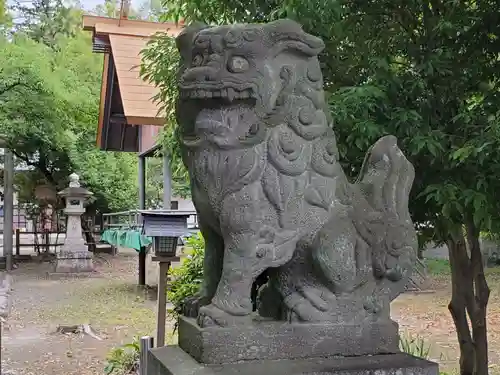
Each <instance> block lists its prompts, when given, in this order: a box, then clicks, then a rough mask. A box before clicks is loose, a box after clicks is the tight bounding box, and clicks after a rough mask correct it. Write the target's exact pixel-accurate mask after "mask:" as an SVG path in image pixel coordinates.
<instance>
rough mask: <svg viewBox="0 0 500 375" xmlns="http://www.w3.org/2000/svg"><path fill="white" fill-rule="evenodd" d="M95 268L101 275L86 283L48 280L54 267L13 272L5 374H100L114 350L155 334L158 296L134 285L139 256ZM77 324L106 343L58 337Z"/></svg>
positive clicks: (5, 336)
mask: <svg viewBox="0 0 500 375" xmlns="http://www.w3.org/2000/svg"><path fill="white" fill-rule="evenodd" d="M95 264H96V269H97V271H98V272H99V276H98V277H93V278H85V279H66V280H50V279H48V278H47V277H46V272H47V271H50V270H51V269H52V266H51V265H50V264H34V263H32V264H21V265H20V267H19V268H18V269H17V270H15V271H14V272H13V276H14V290H13V308H12V312H11V315H10V317H9V318H8V321H7V323H6V324H5V327H4V329H3V335H2V356H1V358H2V364H3V366H2V370H3V372H7V373H10V374H12V375H32V374H33V375H35V374H36V375H39V374H52V375H63V374H64V375H77V374H78V375H91V374H92V375H97V374H99V375H102V374H103V368H104V362H105V358H106V355H107V353H108V351H109V350H110V349H111V348H112V347H115V346H117V345H120V344H123V343H127V342H130V341H132V339H133V338H134V337H135V336H142V335H147V334H151V335H153V334H154V329H155V311H156V303H155V298H154V297H152V296H151V293H149V292H147V291H144V289H142V288H138V287H137V286H136V283H137V274H136V273H137V271H136V270H137V256H135V254H121V255H119V256H116V257H110V256H102V257H101V256H100V257H99V258H97V259H96V260H95ZM78 324H90V325H91V327H92V328H93V329H94V330H95V331H96V332H97V333H98V334H99V335H100V336H101V337H103V340H102V341H99V340H96V339H94V338H92V337H90V336H87V335H74V334H69V335H66V334H61V333H55V331H56V329H57V327H58V325H78ZM167 332H171V329H170V327H167Z"/></svg>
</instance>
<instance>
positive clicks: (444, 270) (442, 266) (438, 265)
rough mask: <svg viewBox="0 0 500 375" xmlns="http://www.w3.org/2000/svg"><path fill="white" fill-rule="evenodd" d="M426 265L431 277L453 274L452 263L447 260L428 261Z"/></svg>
mask: <svg viewBox="0 0 500 375" xmlns="http://www.w3.org/2000/svg"><path fill="white" fill-rule="evenodd" d="M425 265H426V266H427V272H428V273H429V275H430V276H447V275H450V274H451V269H450V261H449V260H446V259H426V260H425Z"/></svg>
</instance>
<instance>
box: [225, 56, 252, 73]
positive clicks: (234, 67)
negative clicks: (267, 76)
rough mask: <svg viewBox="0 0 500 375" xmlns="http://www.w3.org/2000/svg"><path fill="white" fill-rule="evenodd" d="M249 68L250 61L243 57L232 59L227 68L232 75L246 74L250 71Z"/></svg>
mask: <svg viewBox="0 0 500 375" xmlns="http://www.w3.org/2000/svg"><path fill="white" fill-rule="evenodd" d="M249 66H250V65H249V64H248V60H247V59H245V58H244V57H241V56H234V57H232V58H231V59H230V60H229V62H228V64H227V68H228V69H229V71H230V72H231V73H242V72H245V71H247V70H248V68H249Z"/></svg>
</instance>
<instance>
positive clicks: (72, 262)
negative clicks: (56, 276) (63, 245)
mask: <svg viewBox="0 0 500 375" xmlns="http://www.w3.org/2000/svg"><path fill="white" fill-rule="evenodd" d="M93 271H94V263H93V256H92V253H91V252H89V251H64V250H63V251H61V252H59V253H58V254H57V260H56V269H55V272H56V273H79V272H93Z"/></svg>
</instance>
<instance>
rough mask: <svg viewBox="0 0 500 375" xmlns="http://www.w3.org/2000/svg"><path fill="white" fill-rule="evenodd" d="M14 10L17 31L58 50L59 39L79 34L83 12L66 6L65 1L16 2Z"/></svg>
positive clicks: (35, 0) (38, 0)
mask: <svg viewBox="0 0 500 375" xmlns="http://www.w3.org/2000/svg"><path fill="white" fill-rule="evenodd" d="M12 10H13V11H15V12H16V14H17V17H16V18H17V19H18V22H16V23H15V30H16V31H17V32H18V33H19V32H22V33H24V34H26V35H27V36H28V37H29V38H30V39H33V40H35V41H37V42H40V43H44V44H45V45H47V46H49V47H51V48H58V47H60V46H59V45H58V39H59V38H60V37H61V36H63V37H74V36H75V35H76V33H77V32H78V25H79V24H80V22H81V21H80V20H81V16H82V12H81V10H80V9H79V8H77V7H75V6H66V5H65V4H64V1H63V0H33V1H31V2H30V4H29V5H27V3H26V1H23V0H16V1H14V6H13V7H12Z"/></svg>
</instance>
